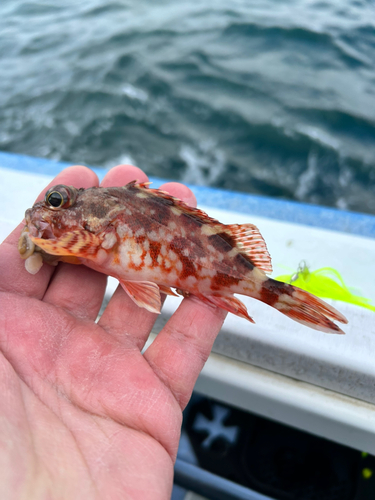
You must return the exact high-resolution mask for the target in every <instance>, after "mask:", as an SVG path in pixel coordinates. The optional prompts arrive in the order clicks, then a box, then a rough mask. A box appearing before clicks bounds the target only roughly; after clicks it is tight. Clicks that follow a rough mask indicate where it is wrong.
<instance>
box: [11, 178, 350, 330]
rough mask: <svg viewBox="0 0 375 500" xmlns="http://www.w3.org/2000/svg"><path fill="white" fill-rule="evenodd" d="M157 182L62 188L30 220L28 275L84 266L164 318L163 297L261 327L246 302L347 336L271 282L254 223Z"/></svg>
mask: <svg viewBox="0 0 375 500" xmlns="http://www.w3.org/2000/svg"><path fill="white" fill-rule="evenodd" d="M149 184H150V183H137V182H136V181H134V182H130V183H129V184H127V185H126V186H124V187H110V188H103V187H93V188H89V189H83V188H81V189H76V188H74V187H72V186H65V185H62V184H60V185H57V186H54V187H52V188H51V189H49V191H48V192H47V193H46V195H45V198H44V201H41V202H38V203H35V205H34V206H33V207H32V208H31V209H28V210H27V211H26V214H25V219H26V226H25V228H24V230H23V232H22V234H21V237H20V240H19V251H20V254H21V257H22V258H23V259H26V262H25V265H26V269H27V270H28V271H29V272H30V273H32V274H35V273H36V272H38V271H39V269H40V268H41V266H42V264H43V262H47V263H49V264H56V263H57V262H58V261H64V262H71V263H75V264H84V265H86V266H88V267H90V268H92V269H95V270H97V271H99V272H102V273H105V274H107V275H110V276H113V277H115V278H117V279H118V280H119V282H120V284H121V286H122V288H123V289H124V290H125V292H126V293H127V294H128V295H129V297H130V298H131V299H132V300H133V301H134V302H135V303H136V304H137V305H138V306H140V307H144V308H145V309H147V310H148V311H151V312H153V313H160V308H161V298H160V292H162V293H166V294H169V295H176V293H175V292H174V291H172V288H173V289H175V290H176V292H177V293H179V294H180V295H183V296H185V297H187V296H189V295H194V296H195V297H197V298H198V299H200V300H202V301H203V302H206V303H208V304H211V305H214V306H218V307H221V308H223V309H225V310H226V311H229V312H231V313H233V314H236V315H238V316H240V317H242V318H246V319H247V320H249V321H251V322H253V320H252V318H251V317H250V316H249V314H248V312H247V309H246V307H245V305H244V304H243V303H242V302H241V301H240V300H239V299H238V298H236V297H235V296H234V294H242V295H247V296H249V297H253V298H255V299H258V300H261V301H262V302H265V303H266V304H268V305H270V306H272V307H274V308H275V309H277V310H278V311H280V312H281V313H283V314H285V315H286V316H288V317H289V318H292V319H294V320H296V321H299V322H300V323H302V324H304V325H307V326H309V327H311V328H315V329H316V330H321V331H324V332H330V333H343V332H342V331H341V330H340V328H339V327H338V326H337V325H336V324H335V323H334V322H333V321H340V322H342V323H347V320H346V318H345V317H344V316H343V315H342V314H340V313H339V312H338V311H336V310H335V309H334V308H333V307H331V306H330V305H328V304H326V303H325V302H323V301H322V300H320V299H318V298H317V297H315V296H314V295H311V294H310V293H308V292H305V291H303V290H301V289H299V288H297V287H295V286H292V285H289V284H286V283H282V282H279V281H275V280H273V279H271V278H269V277H267V275H266V273H270V272H271V271H272V267H271V258H270V256H269V253H268V250H267V247H266V244H265V242H264V240H263V238H262V236H261V234H260V232H259V230H258V229H257V228H256V227H255V226H254V225H252V224H241V225H239V224H230V225H225V224H221V223H220V222H219V221H217V220H215V219H213V218H211V217H209V216H208V215H207V214H206V213H204V212H203V211H201V210H199V209H196V208H191V207H189V206H188V205H186V204H185V203H183V202H182V201H180V200H178V199H176V198H173V197H172V196H170V195H168V194H167V193H165V192H163V191H160V190H158V189H150V188H148V185H149Z"/></svg>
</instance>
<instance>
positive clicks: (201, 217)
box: [124, 181, 220, 224]
mask: <svg viewBox="0 0 375 500" xmlns="http://www.w3.org/2000/svg"><path fill="white" fill-rule="evenodd" d="M149 184H151V183H150V182H138V181H132V182H129V183H128V184H126V186H124V187H125V188H130V189H134V188H135V189H139V190H140V191H143V192H144V193H146V194H150V195H152V196H157V197H158V198H162V199H163V200H165V201H166V202H167V204H168V205H171V206H174V207H176V208H177V209H179V210H181V212H182V213H184V214H186V215H189V216H190V217H192V218H193V219H195V220H197V221H199V222H201V223H202V224H220V222H219V221H218V220H217V219H214V218H212V217H210V216H209V215H207V214H206V212H204V211H203V210H200V209H199V208H193V207H190V206H189V205H187V204H186V203H185V202H184V201H182V200H180V199H179V198H175V197H174V196H171V195H170V194H169V193H167V192H166V191H163V190H162V189H150V188H149V187H148V185H149Z"/></svg>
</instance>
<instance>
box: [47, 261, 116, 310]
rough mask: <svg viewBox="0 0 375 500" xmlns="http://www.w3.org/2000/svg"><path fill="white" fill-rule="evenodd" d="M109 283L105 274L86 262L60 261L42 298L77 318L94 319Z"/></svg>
mask: <svg viewBox="0 0 375 500" xmlns="http://www.w3.org/2000/svg"><path fill="white" fill-rule="evenodd" d="M106 286H107V276H106V275H105V274H102V273H99V272H97V271H94V270H93V269H89V268H88V267H86V266H83V265H73V264H66V263H64V262H60V263H59V265H58V267H57V269H56V271H55V273H54V275H53V276H52V279H51V281H50V283H49V286H48V288H47V290H46V293H45V295H44V297H43V301H44V302H48V303H49V304H53V305H55V306H59V307H62V308H64V309H65V310H66V311H69V312H71V313H72V314H73V315H74V316H76V317H78V318H84V319H91V320H95V319H96V318H97V316H98V313H99V310H100V307H101V305H102V302H103V297H104V293H105V289H106Z"/></svg>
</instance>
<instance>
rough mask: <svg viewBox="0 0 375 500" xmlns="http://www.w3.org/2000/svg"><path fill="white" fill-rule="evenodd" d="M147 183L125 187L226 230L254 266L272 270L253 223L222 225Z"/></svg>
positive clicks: (197, 209) (261, 239)
mask: <svg viewBox="0 0 375 500" xmlns="http://www.w3.org/2000/svg"><path fill="white" fill-rule="evenodd" d="M148 185H149V183H147V182H142V183H139V182H137V181H132V182H130V183H129V184H127V185H126V186H125V187H127V188H133V189H138V190H140V191H143V192H144V193H147V194H152V195H153V196H158V197H159V198H163V199H164V200H166V202H167V203H168V204H170V205H171V206H173V207H175V208H177V209H179V210H181V212H182V213H184V214H186V215H189V216H190V217H192V218H193V219H195V220H197V221H199V222H201V223H202V224H206V225H208V226H211V228H212V229H213V233H215V232H216V233H220V232H227V234H229V235H230V236H231V237H232V238H233V239H234V240H235V244H236V247H237V248H238V249H239V250H240V251H241V253H242V254H244V255H246V256H247V257H248V259H250V260H251V262H252V263H253V264H254V265H255V266H256V267H258V268H259V269H261V270H262V271H264V272H265V273H271V272H272V264H271V257H270V254H269V253H268V250H267V246H266V243H265V241H264V239H263V237H262V235H261V234H260V232H259V230H258V228H257V227H256V226H254V225H253V224H230V225H224V224H222V223H221V222H219V221H218V220H217V219H214V218H212V217H210V216H208V215H207V214H206V212H203V210H199V208H193V207H189V205H187V204H186V203H185V202H183V201H182V200H179V199H178V198H175V197H174V196H171V195H170V194H168V193H167V192H165V191H162V190H161V189H150V188H148ZM215 226H216V227H215Z"/></svg>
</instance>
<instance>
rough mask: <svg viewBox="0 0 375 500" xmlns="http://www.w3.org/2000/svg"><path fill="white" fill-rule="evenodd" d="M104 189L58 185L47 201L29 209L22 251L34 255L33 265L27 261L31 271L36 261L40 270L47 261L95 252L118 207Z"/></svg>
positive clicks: (22, 239) (48, 193)
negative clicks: (94, 249)
mask: <svg viewBox="0 0 375 500" xmlns="http://www.w3.org/2000/svg"><path fill="white" fill-rule="evenodd" d="M104 191H106V190H103V188H89V189H83V188H80V189H77V188H75V187H73V186H66V185H63V184H58V185H56V186H53V187H51V188H50V189H49V190H48V191H47V192H46V194H45V197H44V200H43V201H39V202H37V203H35V204H34V206H33V207H32V208H29V209H28V210H26V213H25V221H26V225H25V227H24V229H23V231H22V233H21V236H20V239H19V242H18V250H19V253H20V255H21V257H22V258H23V259H25V260H27V259H29V258H30V257H32V259H30V260H28V263H29V266H28V264H26V268H27V269H28V271H29V272H32V271H30V269H29V268H28V267H30V265H31V264H30V263H32V262H34V261H35V262H37V263H36V264H35V269H36V268H38V270H39V269H40V267H41V264H42V262H43V261H44V262H48V263H50V264H56V263H57V262H58V261H59V260H64V261H69V262H72V257H77V258H78V257H82V258H84V257H87V253H90V252H91V253H92V251H93V248H92V247H93V246H94V244H97V243H98V241H99V238H98V236H97V235H98V234H100V233H102V232H103V231H104V230H105V228H107V227H108V224H109V223H110V222H111V221H112V220H113V218H112V217H113V211H114V210H116V199H114V198H113V197H111V196H108V194H107V193H105V192H104ZM89 247H90V248H89ZM83 250H84V251H83ZM36 252H37V253H38V255H37V256H35V253H36ZM51 256H54V257H53V258H51ZM77 263H78V262H77ZM31 267H33V265H32V266H31ZM35 272H37V271H35Z"/></svg>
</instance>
